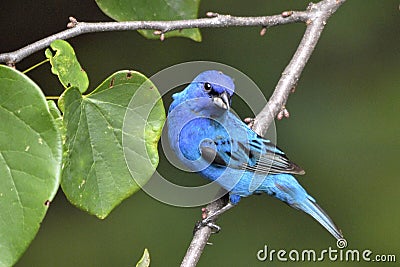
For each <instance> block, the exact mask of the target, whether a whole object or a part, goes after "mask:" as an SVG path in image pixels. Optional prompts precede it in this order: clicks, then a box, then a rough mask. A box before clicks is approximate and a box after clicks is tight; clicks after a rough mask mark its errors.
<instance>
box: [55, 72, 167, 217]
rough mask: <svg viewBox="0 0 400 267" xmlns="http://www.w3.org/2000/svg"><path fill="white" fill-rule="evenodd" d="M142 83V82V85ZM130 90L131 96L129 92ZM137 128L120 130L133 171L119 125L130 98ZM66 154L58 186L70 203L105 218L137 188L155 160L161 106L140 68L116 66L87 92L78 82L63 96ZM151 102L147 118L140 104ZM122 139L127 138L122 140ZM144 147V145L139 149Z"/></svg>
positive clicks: (155, 163)
mask: <svg viewBox="0 0 400 267" xmlns="http://www.w3.org/2000/svg"><path fill="white" fill-rule="evenodd" d="M142 84H144V86H142V87H140V86H141V85H142ZM133 96H134V97H133ZM132 97H133V99H138V102H135V103H137V104H138V106H136V107H133V108H135V114H137V118H138V119H137V120H135V121H133V124H135V128H136V129H140V130H138V131H137V132H132V133H127V134H125V135H124V138H125V139H127V141H126V140H124V143H126V144H127V146H128V147H127V149H128V150H129V151H132V152H133V153H134V157H133V158H132V159H131V160H133V161H134V162H135V164H137V165H136V168H137V169H138V171H137V172H136V173H132V175H134V176H133V178H134V179H132V177H131V174H130V172H129V170H128V168H127V165H126V162H125V154H124V148H123V142H122V131H123V130H122V129H123V124H124V119H125V113H126V111H127V108H128V105H129V103H130V100H131V98H132ZM63 99H64V100H63V101H64V109H65V113H64V123H65V126H66V147H67V156H66V158H65V161H64V168H63V174H62V184H61V186H62V188H63V190H64V193H65V194H66V196H67V198H68V199H69V201H70V202H71V203H73V204H74V205H76V206H77V207H79V208H81V209H82V210H85V211H87V212H89V213H90V214H93V215H96V216H97V217H99V218H101V219H104V218H105V217H106V216H107V215H108V214H109V213H110V212H111V211H112V209H113V208H114V207H116V206H117V205H118V204H119V203H120V202H121V201H122V200H123V199H125V198H127V197H129V196H130V195H132V194H133V193H134V192H136V191H138V190H139V189H140V186H139V185H138V184H137V183H136V182H135V181H140V184H141V183H142V182H143V183H144V182H145V181H147V180H148V179H149V178H150V177H151V175H152V174H153V172H154V171H155V168H156V166H157V164H158V152H157V142H158V140H159V138H160V135H161V130H162V126H163V123H164V120H165V111H164V107H163V104H162V101H161V99H160V95H159V93H158V91H157V90H156V88H155V86H154V85H153V84H152V83H151V82H150V80H148V79H147V78H146V77H145V76H143V75H142V74H140V73H138V72H132V71H120V72H117V73H114V74H113V75H111V76H110V77H109V78H107V79H106V80H105V81H104V82H103V83H102V84H101V85H100V86H99V87H98V88H97V89H96V90H94V91H93V92H92V93H91V94H89V95H88V96H82V95H81V94H80V92H79V90H78V89H77V88H70V89H68V90H67V91H66V92H65V94H64V97H63ZM150 105H152V106H153V107H154V109H153V110H150V111H151V114H150V118H151V120H149V122H147V113H146V112H147V111H148V112H150V111H149V110H145V109H143V107H147V106H150ZM125 141H126V142H125ZM143 148H144V149H143Z"/></svg>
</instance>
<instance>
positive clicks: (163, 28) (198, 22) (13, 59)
mask: <svg viewBox="0 0 400 267" xmlns="http://www.w3.org/2000/svg"><path fill="white" fill-rule="evenodd" d="M207 15H208V16H209V18H200V19H191V20H173V21H126V22H78V21H77V20H76V19H75V18H73V17H70V22H69V23H68V25H67V26H68V27H69V28H70V29H67V30H64V31H61V32H59V33H56V34H54V35H50V36H48V37H46V38H44V39H42V40H39V41H37V42H34V43H32V44H30V45H27V46H25V47H23V48H21V49H18V50H16V51H13V52H9V53H3V54H0V62H4V63H7V64H15V63H17V62H19V61H21V60H22V59H24V58H26V57H27V56H29V55H31V54H33V53H35V52H37V51H39V50H42V49H44V48H46V47H48V46H49V45H50V44H51V42H53V41H54V40H57V39H63V40H65V39H69V38H72V37H75V36H78V35H81V34H85V33H94V32H109V31H132V30H155V34H158V35H160V37H161V38H162V36H164V34H165V33H166V32H169V31H173V30H179V29H191V28H221V27H250V26H260V27H273V26H277V25H282V24H288V23H295V22H305V21H306V20H307V19H308V14H307V12H293V13H292V15H291V16H288V17H285V16H283V15H282V14H281V15H274V16H265V17H235V16H230V15H220V14H217V13H212V12H208V13H207Z"/></svg>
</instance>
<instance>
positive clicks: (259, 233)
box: [0, 0, 400, 266]
mask: <svg viewBox="0 0 400 267" xmlns="http://www.w3.org/2000/svg"><path fill="white" fill-rule="evenodd" d="M307 3H308V1H300V0H291V1H289V0H286V1H279V0H268V1H265V0H262V1H261V0H258V1H257V0H248V1H227V0H224V1H211V0H204V1H202V2H201V5H200V12H199V16H204V14H205V13H206V12H207V11H215V12H220V13H224V14H225V13H226V14H232V15H243V16H245V15H248V16H257V15H271V14H276V13H280V12H281V11H283V10H287V9H295V10H296V9H299V10H303V9H304V8H305V7H306V6H307ZM71 15H73V16H75V17H76V18H77V19H78V20H80V21H110V19H109V18H107V17H106V16H105V15H104V14H102V12H101V11H100V10H99V9H98V8H97V6H96V4H95V2H94V1H79V0H54V1H43V0H40V1H39V0H38V1H21V0H13V1H2V3H1V8H0V18H1V23H0V31H1V33H2V37H1V38H0V51H1V52H6V51H11V50H15V49H18V48H20V47H22V46H24V45H26V44H29V43H31V42H33V41H36V40H38V39H40V38H43V37H46V36H48V35H50V34H52V33H55V32H58V31H61V30H63V29H65V25H66V23H67V22H68V16H71ZM399 26H400V12H399V1H397V0H396V1H394V0H386V1H381V0H371V1H362V0H353V1H348V2H347V3H345V4H344V5H343V6H342V7H341V8H340V9H339V10H338V12H337V13H336V14H335V15H334V16H333V17H332V18H331V19H330V20H329V21H328V25H327V27H326V29H325V31H324V32H323V35H322V38H321V40H320V42H319V44H318V45H317V48H316V50H315V52H314V54H313V55H312V57H311V59H310V61H309V63H308V64H307V66H306V68H305V71H304V73H303V75H302V77H301V79H300V82H299V85H298V87H297V91H296V93H295V94H293V95H291V97H290V98H289V102H288V105H287V107H288V109H289V111H290V113H291V117H290V119H287V120H283V121H279V122H277V124H276V125H277V133H278V145H279V146H280V147H281V148H282V149H284V150H285V151H286V152H287V154H288V155H289V157H290V158H291V159H292V160H293V161H295V162H296V163H298V164H299V165H300V166H302V167H303V168H304V169H305V170H306V171H307V175H306V176H305V177H299V181H300V183H301V184H302V185H303V186H304V187H305V188H307V190H308V191H309V192H310V193H311V194H312V195H313V196H314V197H315V198H316V199H317V200H318V202H319V204H320V205H321V206H322V207H323V208H324V209H325V210H326V211H327V212H328V213H329V214H330V216H331V217H332V218H333V219H334V221H335V222H336V223H337V224H338V225H339V226H340V228H341V229H342V231H343V233H344V235H345V237H346V238H347V241H348V243H349V245H348V248H350V249H361V250H363V249H370V250H372V251H373V252H374V253H376V254H395V255H396V257H397V261H400V227H399V226H400V211H399V206H398V203H399V191H400V189H399V188H400V178H399V176H398V173H399V172H398V171H399V151H400V149H399V148H400V134H399V133H400V124H399V111H400V108H399V107H400V90H399V89H400V31H399ZM304 29H305V26H304V25H302V24H293V25H285V26H279V27H276V28H271V29H269V30H268V31H267V34H266V35H265V36H264V37H260V36H259V30H260V29H259V28H228V29H203V30H202V35H203V42H201V43H195V42H193V41H191V40H188V39H167V40H165V41H164V42H160V41H152V40H146V39H144V38H143V37H141V36H140V35H139V34H138V33H136V32H112V33H98V34H87V35H82V36H79V37H76V38H73V39H71V40H69V41H70V43H71V44H72V45H73V47H74V48H75V51H76V53H77V55H78V59H79V60H80V62H81V64H82V66H84V68H85V70H86V71H87V73H88V75H89V78H90V83H91V85H90V88H92V89H93V88H95V87H96V86H97V85H98V84H99V83H100V82H101V81H102V80H103V79H105V78H106V77H107V76H108V75H109V74H111V73H113V72H115V71H117V70H121V69H134V70H138V71H141V72H142V73H144V74H146V75H147V76H151V75H152V74H154V73H156V72H158V71H159V70H161V69H163V68H165V67H169V66H171V65H173V64H176V63H182V62H186V61H192V60H210V61H217V62H221V63H225V64H228V65H231V66H233V67H235V68H237V69H239V70H241V71H242V72H244V73H246V74H247V75H248V76H249V77H251V78H252V79H253V80H254V81H255V83H256V84H257V85H258V86H259V87H260V88H261V89H262V90H263V92H264V94H265V95H266V97H269V96H270V95H271V93H272V90H273V89H274V87H275V84H276V82H277V81H278V79H279V77H280V73H281V72H282V71H283V69H284V67H285V66H286V64H287V63H288V61H289V59H290V58H291V56H292V54H293V52H294V51H295V49H296V47H297V45H298V42H299V40H300V38H301V36H302V34H303V32H304ZM43 59H44V51H41V52H38V53H36V54H34V55H32V56H30V57H28V58H26V59H25V60H24V61H22V62H21V63H19V64H17V68H18V69H20V70H24V69H26V68H28V67H29V66H32V65H34V64H35V63H37V62H39V61H41V60H43ZM28 75H29V76H30V77H31V78H32V79H33V80H34V81H36V82H37V83H38V84H39V86H41V88H43V90H44V91H45V92H46V94H47V95H57V94H60V93H61V90H62V88H61V85H60V84H59V83H58V81H57V79H56V77H54V76H52V74H51V73H50V67H49V66H48V65H45V66H42V67H40V68H38V69H35V70H33V71H31V72H29V74H28ZM165 104H166V106H168V105H169V99H165ZM233 107H234V108H235V110H236V111H237V112H238V113H239V114H240V115H241V116H242V117H246V116H250V115H251V114H248V113H247V110H245V109H243V111H242V112H241V108H240V107H235V104H234V106H233ZM159 169H160V172H162V173H163V174H166V175H168V174H170V175H171V176H176V177H174V179H177V180H179V179H180V180H181V181H183V183H184V180H187V179H190V180H193V181H194V182H196V183H202V181H203V180H202V178H200V177H199V176H197V175H194V174H190V175H189V174H182V173H178V172H177V171H175V170H174V169H173V168H172V167H171V166H170V165H169V164H168V162H166V161H165V160H164V159H163V158H161V162H160V166H159ZM177 175H179V176H177ZM200 213H201V211H200V208H177V207H172V206H168V205H166V204H163V203H160V202H158V201H156V200H154V199H153V198H151V197H150V196H148V195H146V194H145V193H143V192H139V193H137V194H135V195H134V196H132V197H131V198H129V199H127V200H126V201H124V202H123V203H122V204H121V205H120V206H119V207H118V208H117V209H116V210H115V211H113V212H112V214H111V215H110V216H109V217H108V218H107V219H105V220H104V221H100V220H98V219H96V218H95V217H93V216H90V215H88V214H86V213H84V212H82V211H80V210H78V209H76V208H74V207H73V206H72V205H70V204H69V203H68V202H67V200H66V199H65V197H64V195H63V193H62V192H59V193H58V195H57V197H56V199H55V200H54V202H53V203H52V204H51V208H50V209H49V212H48V214H47V216H46V218H45V220H44V221H43V223H42V226H41V229H40V231H39V233H38V235H37V236H36V238H35V240H34V241H33V243H32V244H31V246H30V247H29V249H28V250H27V251H26V253H25V254H24V256H23V257H22V258H21V260H20V261H19V262H18V264H17V265H16V266H134V264H135V263H136V261H137V260H138V259H139V258H140V256H141V255H142V253H143V250H144V248H148V249H149V251H150V256H151V261H152V264H151V265H152V266H177V265H179V264H180V261H181V259H182V257H183V255H184V254H185V251H186V249H187V247H188V244H189V242H190V240H191V237H192V229H193V225H194V223H195V221H196V220H198V219H199V218H200ZM219 225H220V226H222V228H223V230H222V231H221V232H220V233H219V234H217V235H213V236H212V237H211V240H210V241H211V242H213V243H214V245H213V246H207V247H206V249H205V251H204V254H203V256H202V257H201V259H200V263H199V265H198V266H266V265H268V266H284V265H286V264H290V263H284V262H278V261H276V260H275V261H273V262H268V261H267V262H259V261H258V260H257V258H256V253H257V251H258V250H260V249H262V248H263V247H264V245H268V247H269V248H271V249H276V250H278V249H286V250H288V251H289V250H290V249H298V250H302V249H310V248H314V249H316V250H317V251H318V250H322V249H326V248H328V247H329V246H331V247H333V248H336V245H335V240H334V239H333V238H332V237H331V236H330V235H329V233H327V232H326V231H325V230H324V229H323V228H322V227H321V226H319V225H318V224H317V223H316V222H315V221H314V220H313V219H312V218H311V217H309V216H307V215H305V214H303V213H301V212H298V211H296V210H294V209H291V208H289V207H288V206H286V205H285V204H283V203H281V202H279V201H277V200H275V199H273V198H271V197H268V196H264V195H263V196H254V197H251V198H247V199H244V200H242V201H241V203H240V205H238V206H237V207H236V208H235V209H233V210H231V211H229V212H228V213H226V214H225V215H223V217H222V218H221V219H220V220H219ZM0 256H1V255H0ZM294 264H295V265H296V266H350V265H351V266H375V265H376V264H377V263H365V262H360V263H345V262H329V261H327V260H326V261H324V262H300V263H291V265H294ZM382 265H383V266H398V265H397V264H396V263H384V264H382Z"/></svg>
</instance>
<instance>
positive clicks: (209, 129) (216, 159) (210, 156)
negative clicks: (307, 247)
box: [167, 70, 343, 240]
mask: <svg viewBox="0 0 400 267" xmlns="http://www.w3.org/2000/svg"><path fill="white" fill-rule="evenodd" d="M234 89H235V86H234V83H233V80H232V79H231V78H230V77H229V76H227V75H225V74H223V73H222V72H219V71H215V70H210V71H205V72H203V73H201V74H199V75H198V76H197V77H196V78H195V79H194V80H193V81H192V82H191V83H190V84H189V85H188V86H187V87H186V88H185V89H184V90H183V91H181V92H179V93H175V94H174V95H173V102H172V104H171V106H170V108H169V111H168V118H167V125H168V138H169V142H170V145H171V148H172V150H173V151H174V152H175V153H176V155H177V156H178V158H179V159H180V160H181V161H182V162H183V163H184V164H185V165H186V166H187V167H189V168H190V169H191V170H193V171H195V172H198V173H199V174H200V175H202V176H204V177H205V178H207V179H209V180H211V181H216V182H217V183H218V184H219V185H220V186H222V187H223V188H224V189H226V190H227V191H228V192H229V203H228V204H227V205H226V206H225V207H223V208H222V209H221V210H219V211H217V212H216V213H215V214H210V215H209V216H208V218H206V219H205V220H203V223H204V225H207V223H208V222H210V218H211V217H212V216H215V215H217V214H220V213H222V212H224V211H226V210H228V209H230V208H231V207H233V206H234V205H236V204H237V203H238V202H239V201H240V198H241V197H247V196H249V195H252V194H260V193H267V194H268V195H271V196H274V197H276V198H277V199H279V200H281V201H283V202H285V203H287V204H288V205H290V206H291V207H293V208H295V209H298V210H302V211H304V212H305V213H307V214H309V215H311V216H312V217H313V218H314V219H315V220H317V221H318V222H319V223H320V224H321V225H322V226H323V227H325V228H326V230H328V231H329V233H331V234H332V235H333V236H334V237H335V238H336V239H338V240H339V239H342V238H343V235H342V233H341V231H340V230H339V229H338V228H337V226H336V225H335V224H334V223H333V221H332V220H331V218H329V216H328V215H327V214H326V212H325V211H324V210H323V209H322V208H321V207H320V206H319V205H318V204H317V203H316V201H315V199H314V198H313V197H312V196H310V195H309V194H308V193H307V192H306V190H305V189H304V188H303V187H302V186H301V185H300V184H299V183H298V182H297V180H296V179H295V178H294V176H293V175H294V174H298V175H302V174H304V170H303V169H301V168H300V167H299V166H298V165H296V164H295V163H293V162H291V161H290V160H289V159H288V157H287V156H286V155H285V153H284V152H283V151H282V150H280V149H279V148H277V147H276V146H275V145H274V144H273V143H272V142H271V141H270V140H266V139H264V138H262V137H261V136H259V135H257V134H256V133H255V132H254V131H253V130H251V129H250V128H249V127H248V125H247V124H245V123H244V122H242V121H241V120H240V119H239V118H238V117H237V116H236V115H235V114H234V113H232V111H231V110H230V106H231V98H232V96H233V94H234Z"/></svg>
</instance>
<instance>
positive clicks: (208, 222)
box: [193, 217, 221, 234]
mask: <svg viewBox="0 0 400 267" xmlns="http://www.w3.org/2000/svg"><path fill="white" fill-rule="evenodd" d="M211 220H212V218H211V217H209V218H205V219H203V220H201V221H198V222H196V224H195V225H194V229H193V234H195V233H196V232H197V231H198V230H200V228H203V227H206V226H207V227H209V228H211V230H212V232H211V233H212V234H216V233H218V232H219V231H221V227H220V226H218V225H216V224H215V223H213V222H212V221H211Z"/></svg>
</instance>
